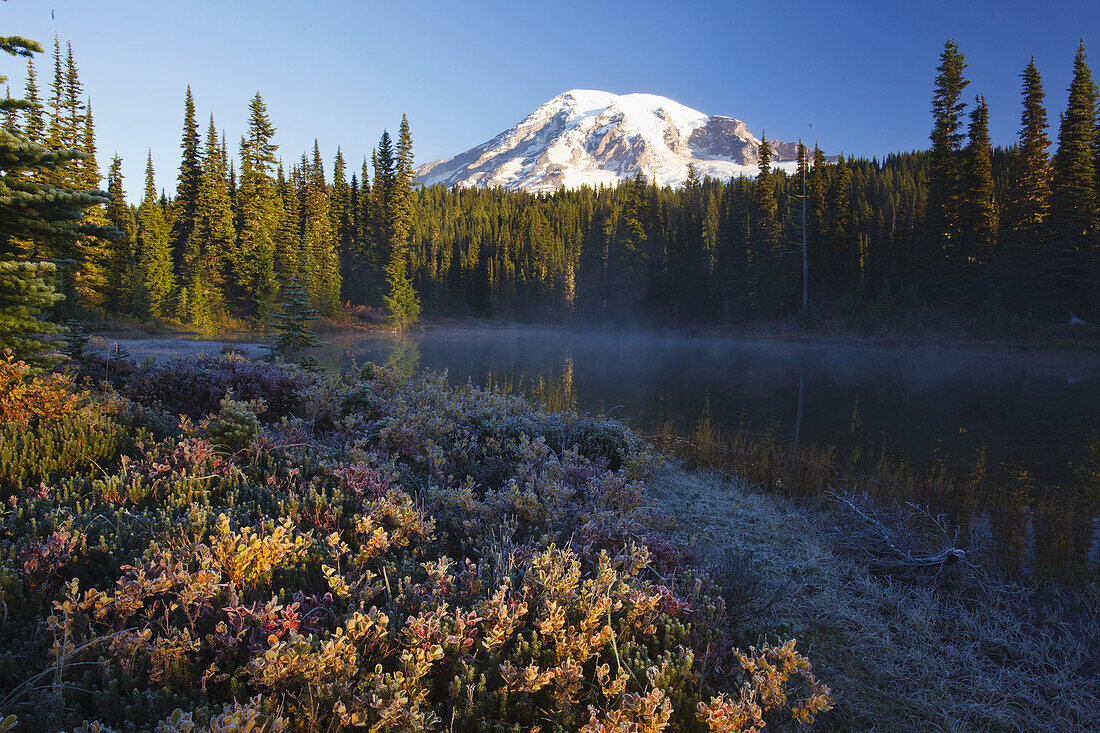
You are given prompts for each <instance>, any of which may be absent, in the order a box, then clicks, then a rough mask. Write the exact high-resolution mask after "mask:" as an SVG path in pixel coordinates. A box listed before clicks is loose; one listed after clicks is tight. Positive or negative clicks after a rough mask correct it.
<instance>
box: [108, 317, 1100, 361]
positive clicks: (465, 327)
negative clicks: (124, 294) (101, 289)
mask: <svg viewBox="0 0 1100 733" xmlns="http://www.w3.org/2000/svg"><path fill="white" fill-rule="evenodd" d="M323 325H324V326H325V327H323V328H319V329H317V334H318V336H320V337H321V338H325V337H341V336H348V335H362V336H366V335H371V336H400V335H402V332H401V331H399V330H397V329H387V328H378V327H370V326H355V325H346V324H323ZM509 330H520V331H530V332H551V333H558V334H563V335H565V334H607V335H622V336H626V335H638V334H645V335H650V336H656V337H665V338H676V337H679V338H684V339H695V338H702V339H708V340H710V339H714V340H731V341H753V342H774V343H777V344H804V345H810V346H814V345H821V346H850V347H856V348H865V347H876V348H943V349H959V350H970V349H974V350H979V349H980V350H986V349H989V350H1010V351H1028V352H1034V351H1052V352H1058V353H1081V354H1088V353H1096V354H1100V339H1098V338H1097V337H1096V336H1094V334H1093V333H1092V332H1091V331H1090V332H1088V333H1086V334H1085V336H1084V337H1083V338H1081V339H1076V338H1067V337H1065V336H1063V335H1057V336H1052V335H1043V334H1033V335H1022V336H1017V337H1012V338H1008V339H976V338H964V337H954V336H945V335H934V334H932V335H922V336H897V335H886V336H869V335H863V334H859V333H844V332H839V333H838V332H805V331H799V330H795V329H791V328H784V327H782V326H758V327H730V326H700V327H698V328H693V327H690V326H678V327H673V326H654V327H645V326H628V327H619V326H613V325H608V324H602V325H601V324H556V323H538V322H522V321H508V320H497V319H475V318H463V319H451V318H441V319H428V320H425V321H423V322H422V323H420V324H417V325H416V326H415V327H413V328H412V329H409V330H408V331H407V332H406V333H408V334H420V333H428V332H433V331H434V332H442V331H456V332H475V331H486V332H503V331H509ZM88 333H89V335H91V336H93V337H99V338H102V339H105V340H127V341H141V340H147V339H149V340H160V339H163V340H168V341H196V342H209V343H217V344H247V345H253V344H254V345H257V346H261V345H263V343H264V342H265V341H266V337H267V335H268V334H269V332H268V331H259V330H241V329H232V330H227V331H225V332H221V333H214V334H210V333H203V332H201V331H195V330H190V329H173V328H171V327H162V328H158V329H155V330H154V329H150V330H145V329H142V328H139V327H123V328H91V329H89V331H88Z"/></svg>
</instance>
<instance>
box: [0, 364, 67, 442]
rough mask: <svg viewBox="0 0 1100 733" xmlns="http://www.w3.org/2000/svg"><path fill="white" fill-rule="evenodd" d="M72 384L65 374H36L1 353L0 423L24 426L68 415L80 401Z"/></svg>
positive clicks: (31, 369) (28, 367) (28, 366)
mask: <svg viewBox="0 0 1100 733" xmlns="http://www.w3.org/2000/svg"><path fill="white" fill-rule="evenodd" d="M72 381H73V380H72V378H71V377H70V376H68V375H66V374H45V375H40V374H36V373H35V370H34V369H33V367H31V366H30V365H29V364H25V363H24V362H21V361H14V360H13V358H12V355H11V350H10V349H8V350H5V351H4V353H3V355H2V358H0V424H3V423H8V424H15V425H20V426H25V425H27V424H29V423H30V422H32V421H36V420H54V419H57V418H59V417H62V416H64V415H67V414H69V413H70V412H72V409H73V406H74V405H75V404H76V403H77V401H78V400H79V399H80V395H79V394H77V393H76V392H75V391H74V390H73V389H72Z"/></svg>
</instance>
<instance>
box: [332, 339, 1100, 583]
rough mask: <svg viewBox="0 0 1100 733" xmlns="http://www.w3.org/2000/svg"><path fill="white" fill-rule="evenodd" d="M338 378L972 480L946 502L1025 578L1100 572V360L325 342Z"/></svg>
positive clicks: (647, 342)
mask: <svg viewBox="0 0 1100 733" xmlns="http://www.w3.org/2000/svg"><path fill="white" fill-rule="evenodd" d="M325 338H327V339H329V341H330V343H329V344H328V345H327V346H325V347H324V348H323V349H322V350H320V353H319V354H318V356H319V358H321V360H322V362H325V363H327V364H330V365H335V364H350V363H351V362H352V361H355V362H358V363H363V362H366V361H374V362H377V363H381V364H387V365H389V366H391V367H394V368H397V369H400V370H402V371H404V372H406V373H413V372H416V371H420V370H424V369H429V370H442V369H446V370H448V371H449V373H450V379H451V382H452V383H462V382H465V381H466V380H470V381H472V382H473V383H474V384H477V385H480V386H493V387H496V388H499V389H501V390H504V391H507V392H512V393H516V394H522V395H525V396H527V397H529V398H531V399H532V400H534V401H536V402H539V403H542V404H545V405H547V406H549V407H550V408H554V409H560V408H566V407H573V408H577V409H580V410H585V411H589V412H592V413H595V414H606V415H609V416H611V417H614V418H617V419H621V420H623V421H624V422H627V423H628V424H630V425H632V426H635V427H637V428H638V429H640V430H642V431H643V432H649V431H654V430H656V429H657V428H659V427H661V426H662V425H664V426H665V427H666V428H667V426H668V424H669V423H671V426H672V429H673V430H674V431H677V432H679V433H681V434H685V435H686V434H689V433H690V432H691V431H692V430H693V429H694V428H695V426H696V425H697V424H698V423H699V422H700V421H701V420H704V419H709V420H710V422H711V424H713V425H714V426H715V428H717V430H718V431H719V432H720V433H724V434H727V435H732V434H734V433H737V432H738V431H744V432H745V433H747V434H748V435H751V436H766V437H768V438H769V439H771V440H773V441H777V442H779V443H781V444H784V445H791V446H792V447H793V446H794V445H795V443H796V441H797V442H798V443H800V444H801V445H803V446H806V445H818V446H833V447H836V448H837V449H838V451H839V453H840V454H841V455H843V456H848V457H853V460H861V461H864V462H866V461H878V460H879V459H880V458H883V457H885V459H886V460H887V461H890V462H900V463H904V464H906V465H908V466H911V467H913V468H914V469H916V470H918V471H933V470H936V469H939V470H942V471H947V472H950V473H951V474H952V475H954V476H957V477H959V480H960V481H959V485H958V487H957V488H956V490H955V491H954V492H953V493H952V494H951V495H949V496H941V497H937V498H935V499H933V501H935V502H936V504H937V505H936V506H932V507H931V509H932V511H933V512H936V513H940V512H942V513H944V514H946V515H947V516H948V518H949V519H950V520H951V521H952V522H953V524H954V525H955V526H956V527H958V528H960V529H961V530H962V532H963V534H964V535H965V536H966V537H967V538H968V539H975V540H978V541H982V542H986V543H988V542H992V543H993V544H995V545H996V546H997V553H996V554H998V555H1000V556H1001V559H1002V560H1004V561H1005V563H1006V565H1008V566H1009V568H1010V569H1013V570H1023V571H1032V570H1038V571H1040V572H1050V573H1054V574H1059V575H1062V574H1066V573H1070V574H1078V575H1079V574H1081V573H1084V574H1087V575H1091V574H1094V573H1096V571H1097V565H1098V563H1100V354H1097V353H1087V352H1042V351H1039V350H1014V349H995V348H947V347H943V348H940V347H930V346H868V345H851V344H828V343H820V342H790V341H769V340H763V339H752V340H744V339H736V338H728V337H715V336H698V337H691V336H689V335H680V334H652V333H623V332H609V333H594V332H576V331H566V330H554V329H539V328H515V329H499V328H486V329H432V330H427V331H424V332H422V333H419V334H415V335H412V336H408V337H403V338H398V337H395V336H391V335H380V334H338V335H327V336H326V337H325Z"/></svg>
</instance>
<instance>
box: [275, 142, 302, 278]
mask: <svg viewBox="0 0 1100 733" xmlns="http://www.w3.org/2000/svg"><path fill="white" fill-rule="evenodd" d="M275 190H276V193H277V194H278V197H279V203H280V206H281V208H280V209H279V212H280V213H279V223H278V226H277V227H276V229H275V277H276V278H277V279H278V281H279V285H280V287H281V288H283V289H284V290H285V289H286V286H287V283H289V282H290V281H291V280H299V286H301V282H300V275H301V270H300V260H301V239H302V238H301V214H300V212H301V205H300V201H299V198H298V190H297V188H296V186H295V184H294V180H293V177H292V179H290V180H288V179H287V178H286V175H285V174H284V172H283V166H282V164H280V165H279V172H278V175H277V176H276V179H275Z"/></svg>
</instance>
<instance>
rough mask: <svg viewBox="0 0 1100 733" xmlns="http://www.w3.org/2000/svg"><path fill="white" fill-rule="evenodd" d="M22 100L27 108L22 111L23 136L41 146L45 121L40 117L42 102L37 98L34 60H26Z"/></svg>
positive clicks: (36, 76) (36, 77) (44, 132)
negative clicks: (24, 90)
mask: <svg viewBox="0 0 1100 733" xmlns="http://www.w3.org/2000/svg"><path fill="white" fill-rule="evenodd" d="M24 99H25V100H26V102H27V107H25V108H24V109H23V134H24V136H25V137H26V138H27V140H28V141H30V142H32V143H36V144H42V141H43V138H44V135H45V134H46V120H45V118H44V117H43V115H42V100H41V98H40V97H39V96H38V74H37V72H36V71H35V68H34V60H33V59H27V81H26V94H25V95H24Z"/></svg>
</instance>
